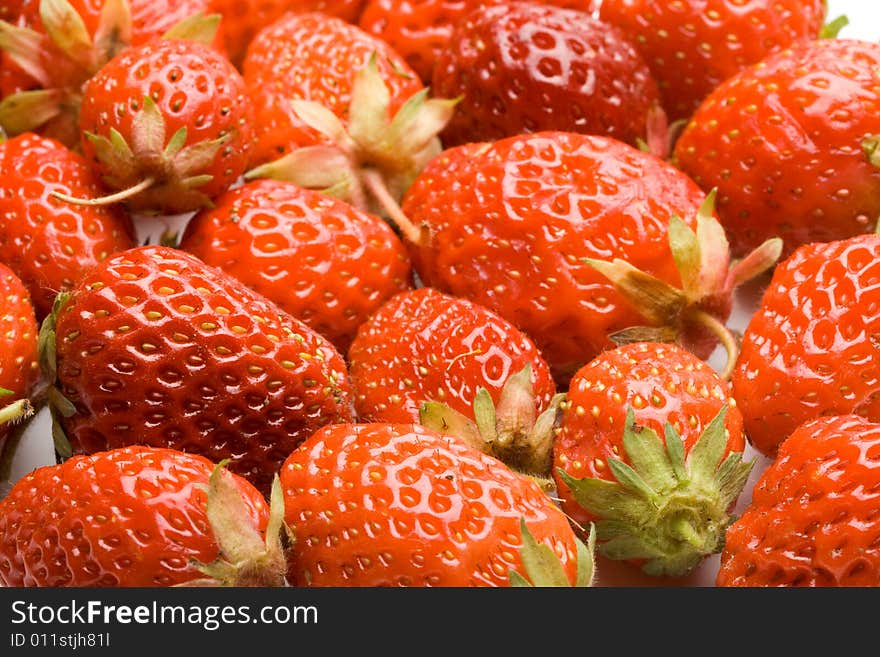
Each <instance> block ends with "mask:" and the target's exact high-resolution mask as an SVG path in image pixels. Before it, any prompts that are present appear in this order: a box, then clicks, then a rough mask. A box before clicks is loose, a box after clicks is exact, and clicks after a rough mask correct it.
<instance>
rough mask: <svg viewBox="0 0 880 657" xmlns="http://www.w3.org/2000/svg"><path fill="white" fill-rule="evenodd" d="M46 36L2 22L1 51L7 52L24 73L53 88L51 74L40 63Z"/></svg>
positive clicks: (43, 85) (44, 85) (0, 33)
mask: <svg viewBox="0 0 880 657" xmlns="http://www.w3.org/2000/svg"><path fill="white" fill-rule="evenodd" d="M43 38H44V35H42V34H40V33H39V32H35V31H34V30H32V29H30V28H27V27H16V26H15V25H12V24H11V23H7V22H6V21H0V50H4V51H6V54H8V55H9V57H10V59H12V61H13V62H15V64H16V66H18V67H19V68H20V69H21V70H22V71H24V72H25V73H26V74H27V75H29V76H30V77H32V78H33V79H34V80H36V81H37V82H39V83H40V86H42V87H51V86H52V82H51V80H50V79H49V74H48V73H47V72H46V69H44V68H43V65H42V63H41V61H40V59H41V57H40V53H41V52H42V48H43Z"/></svg>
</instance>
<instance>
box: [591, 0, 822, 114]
mask: <svg viewBox="0 0 880 657" xmlns="http://www.w3.org/2000/svg"><path fill="white" fill-rule="evenodd" d="M599 11H600V13H599V16H600V18H601V19H602V20H603V21H605V22H607V23H610V24H612V25H615V26H617V27H619V28H621V29H623V30H624V31H625V32H626V33H627V34H628V35H629V36H630V38H631V39H632V40H633V42H634V43H635V44H636V46H637V47H638V49H639V51H640V52H641V53H642V55H644V57H645V61H647V62H648V66H650V68H651V73H652V75H653V76H654V78H655V79H656V80H657V82H658V84H659V86H660V93H661V94H662V96H663V107H664V109H665V110H666V114H667V116H668V117H669V118H670V119H672V120H677V119H686V118H688V117H690V115H691V114H692V113H693V112H694V110H695V109H697V107H698V106H699V105H700V102H701V101H702V100H703V99H704V98H705V97H706V96H708V95H709V93H710V92H711V91H712V90H713V89H715V87H717V86H718V85H720V84H721V83H722V82H723V81H724V80H726V79H727V78H729V77H731V76H732V75H734V74H735V73H738V72H739V71H741V70H742V69H744V68H746V67H747V66H749V65H751V64H755V63H757V62H759V61H760V60H762V59H764V58H765V57H767V56H768V55H769V54H771V53H773V52H776V51H778V50H781V49H783V48H787V47H788V46H790V45H792V44H793V43H796V42H798V41H801V40H811V39H816V38H818V36H819V32H820V31H821V29H822V23H823V22H824V20H825V0H781V1H780V0H751V1H750V2H741V1H738V0H710V1H709V2H706V1H705V0H699V1H698V0H684V1H682V2H668V1H666V0H603V2H602V5H601V8H600V10H599Z"/></svg>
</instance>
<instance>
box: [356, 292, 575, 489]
mask: <svg viewBox="0 0 880 657" xmlns="http://www.w3.org/2000/svg"><path fill="white" fill-rule="evenodd" d="M348 355H349V362H350V373H351V380H352V387H353V389H354V395H355V410H356V412H357V416H358V419H360V420H361V421H365V422H400V423H408V422H419V421H421V422H422V424H425V425H426V426H430V427H432V428H435V429H438V430H440V431H447V432H451V433H454V434H455V435H458V436H459V437H461V438H463V439H465V441H466V442H468V443H469V444H471V446H473V447H477V448H478V449H481V450H483V451H485V452H487V453H489V454H491V455H493V456H496V457H497V458H500V459H502V460H503V461H505V462H506V463H507V464H508V465H511V466H512V467H515V468H517V469H519V470H522V471H525V472H529V473H534V474H537V475H544V474H546V473H547V470H548V469H549V453H550V444H551V442H552V433H551V430H552V421H550V422H549V425H548V426H544V423H541V426H540V427H538V431H533V429H534V428H535V427H536V420H537V418H538V416H539V415H540V414H542V413H543V412H545V411H548V410H549V414H548V417H547V419H548V420H551V419H555V416H556V410H557V408H558V406H559V403H560V402H561V399H560V398H558V397H554V393H555V392H556V386H555V385H554V383H553V379H552V377H551V376H550V369H549V367H548V366H547V363H546V362H545V361H544V359H543V358H542V357H541V355H540V354H539V353H538V350H537V349H536V348H535V345H534V343H532V341H531V340H530V339H529V338H528V337H527V336H526V335H524V334H523V333H521V332H520V331H519V330H518V329H517V328H516V327H514V326H513V325H511V324H510V323H509V322H507V321H506V320H504V319H502V318H501V317H499V316H498V315H496V314H495V313H493V312H491V311H490V310H487V309H485V308H483V307H481V306H479V305H477V304H475V303H472V302H470V301H467V300H465V299H458V298H455V297H452V296H449V295H446V294H442V293H441V292H438V291H436V290H432V289H430V288H421V289H418V290H414V291H412V292H404V293H403V294H398V295H397V296H396V297H394V298H393V299H391V300H390V301H388V302H387V303H385V304H384V305H383V306H382V307H381V308H380V309H379V310H378V311H377V312H376V313H375V314H374V315H373V316H372V317H371V318H370V319H369V320H368V321H367V322H366V323H365V324H363V325H362V326H361V327H360V329H359V330H358V334H357V337H356V338H355V340H354V342H353V343H352V345H351V349H350V350H349V354H348ZM560 397H561V396H560ZM474 420H476V422H474Z"/></svg>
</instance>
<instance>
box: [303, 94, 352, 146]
mask: <svg viewBox="0 0 880 657" xmlns="http://www.w3.org/2000/svg"><path fill="white" fill-rule="evenodd" d="M290 107H291V109H292V110H293V112H294V114H296V116H297V117H298V118H299V119H300V121H302V122H303V123H305V124H306V125H307V126H309V127H310V128H312V129H313V130H316V131H317V132H320V133H321V134H322V135H324V136H325V137H327V139H329V140H330V141H331V142H333V143H334V144H336V145H337V146H340V147H342V146H343V145H345V144H348V142H349V141H350V140H349V137H348V134H347V133H346V131H345V126H344V125H342V121H340V120H339V117H337V116H336V115H335V114H334V113H333V112H331V111H330V110H328V109H327V108H326V107H324V106H323V105H321V104H320V103H315V102H313V101H310V100H298V99H297V100H291V101H290Z"/></svg>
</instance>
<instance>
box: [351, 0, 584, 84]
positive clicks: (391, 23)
mask: <svg viewBox="0 0 880 657" xmlns="http://www.w3.org/2000/svg"><path fill="white" fill-rule="evenodd" d="M496 4H504V3H503V2H501V0H488V1H483V0H479V1H478V0H366V5H365V6H364V10H363V13H362V14H361V17H360V20H359V22H358V24H359V25H360V26H361V27H362V28H363V29H364V30H366V31H367V32H370V33H371V34H375V35H376V36H378V37H380V38H382V39H383V40H385V41H386V42H388V44H390V45H391V47H392V48H394V50H395V51H396V52H398V53H400V54H401V55H403V57H404V58H405V59H406V61H407V63H408V64H409V65H410V66H411V67H412V68H413V70H414V71H416V73H417V74H418V75H419V77H421V79H422V80H423V81H424V82H425V84H430V83H431V79H432V77H433V73H434V64H435V61H436V60H437V58H438V57H439V56H440V54H441V53H442V52H443V51H444V50H445V49H446V48H448V47H449V41H450V39H451V37H452V32H453V30H454V28H455V26H456V25H458V24H459V23H460V22H461V21H462V19H463V18H464V16H465V15H467V13H468V12H470V11H472V10H474V9H477V8H478V7H481V6H484V5H496ZM547 4H552V5H556V6H559V7H567V8H569V9H577V10H579V11H584V12H587V13H590V12H592V11H593V9H594V7H595V5H596V3H595V2H594V1H593V0H555V1H553V2H549V3H547Z"/></svg>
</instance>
